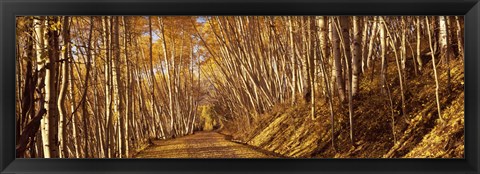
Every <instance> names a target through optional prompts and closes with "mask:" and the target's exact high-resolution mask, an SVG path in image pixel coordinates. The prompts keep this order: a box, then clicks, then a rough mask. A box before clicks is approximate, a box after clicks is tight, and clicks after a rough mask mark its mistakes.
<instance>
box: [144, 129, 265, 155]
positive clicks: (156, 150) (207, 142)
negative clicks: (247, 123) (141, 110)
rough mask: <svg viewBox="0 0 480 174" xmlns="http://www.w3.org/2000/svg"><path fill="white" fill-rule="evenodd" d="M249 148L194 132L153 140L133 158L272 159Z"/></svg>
mask: <svg viewBox="0 0 480 174" xmlns="http://www.w3.org/2000/svg"><path fill="white" fill-rule="evenodd" d="M272 157H274V156H272V155H268V154H265V153H262V152H260V151H259V150H256V149H254V148H252V147H250V146H247V145H243V144H239V143H235V142H232V141H229V140H227V138H226V136H225V135H222V134H219V133H217V132H195V133H194V134H193V135H187V136H184V137H179V138H175V139H169V140H155V141H153V145H150V146H149V147H147V148H146V149H145V150H143V151H141V152H139V153H138V154H137V155H136V156H135V158H272Z"/></svg>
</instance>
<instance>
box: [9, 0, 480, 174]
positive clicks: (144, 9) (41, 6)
mask: <svg viewBox="0 0 480 174" xmlns="http://www.w3.org/2000/svg"><path fill="white" fill-rule="evenodd" d="M478 2H479V0H463V1H459V0H297V1H294V0H276V1H275V0H243V1H242V0H228V1H226V0H137V1H135V0H97V1H95V0H0V39H1V42H0V173H86V172H88V173H227V172H228V173H299V172H301V173H320V172H321V173H464V174H465V173H467V174H474V173H477V174H478V173H479V168H480V161H479V157H480V144H479V140H480V133H479V128H478V127H479V126H480V122H479V119H478V116H479V108H478V106H479V104H480V103H479V99H480V95H478V87H479V86H478V84H479V81H480V73H479V71H478V67H480V64H479V61H478V59H479V58H480V51H479V47H480V3H478ZM21 15H465V81H466V83H465V93H467V95H465V158H464V159H88V160H86V159H68V160H65V159H20V158H19V159H16V158H15V124H14V122H15V117H14V115H15V114H14V113H15V75H14V74H15V66H12V65H14V64H15V59H14V58H13V57H15V51H14V50H15V16H21Z"/></svg>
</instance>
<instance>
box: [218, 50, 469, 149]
mask: <svg viewBox="0 0 480 174" xmlns="http://www.w3.org/2000/svg"><path fill="white" fill-rule="evenodd" d="M427 63H428V64H429V65H431V61H429V62H427ZM389 66H390V67H395V66H394V64H392V65H389ZM450 67H451V91H450V92H448V90H447V87H446V86H447V84H445V83H442V84H441V86H440V89H441V90H440V94H441V96H442V97H441V99H440V103H441V108H442V111H443V112H442V115H443V121H441V120H440V119H439V117H438V113H437V107H436V103H435V81H434V78H433V70H432V68H431V66H429V67H427V68H426V69H425V70H424V71H423V74H422V75H420V76H413V77H412V78H409V79H408V80H407V81H406V87H407V91H408V92H406V103H409V104H410V105H408V106H407V112H408V113H407V114H405V116H402V115H401V114H400V112H401V108H400V107H401V106H400V104H401V103H400V96H399V93H400V90H399V89H398V87H395V86H398V76H396V69H394V68H389V70H388V77H389V82H390V89H392V98H393V105H394V110H393V113H394V119H395V125H394V127H395V137H396V142H394V138H393V137H394V136H393V132H392V119H391V114H392V113H391V110H390V107H389V104H388V100H387V99H386V98H387V96H386V94H385V93H381V91H382V90H381V84H380V82H379V81H378V79H379V78H373V80H372V79H370V78H366V79H361V82H360V84H361V86H360V89H361V90H360V93H359V95H358V98H356V99H355V102H354V117H353V123H354V124H353V125H354V127H353V132H354V139H355V142H354V144H352V143H351V142H350V139H349V124H348V109H347V107H346V105H341V106H337V107H334V113H335V131H334V144H335V148H333V147H332V135H331V121H330V120H331V118H330V111H329V109H328V103H327V102H326V100H325V98H317V103H316V107H317V108H318V110H317V113H316V115H317V117H318V118H317V119H316V120H314V121H312V119H311V117H310V115H309V114H310V108H309V105H307V104H306V103H305V102H302V101H299V103H298V104H297V105H295V106H293V107H292V106H291V105H290V104H279V105H276V106H275V107H274V109H273V110H272V111H270V112H268V113H265V114H263V115H262V116H261V117H260V118H261V119H260V120H258V122H257V123H256V124H255V125H256V126H255V128H254V129H252V130H251V131H248V132H247V133H246V134H245V133H240V132H235V131H234V128H233V129H232V128H230V129H229V128H225V129H223V130H221V132H223V133H226V134H232V135H233V136H234V139H237V140H239V141H240V142H243V143H246V144H249V145H252V146H256V147H260V148H262V149H264V150H268V151H271V152H274V153H277V154H279V155H282V156H284V157H299V158H304V157H319V158H383V157H388V158H411V157H415V158H425V157H429V158H430V157H434V158H453V157H456V158H458V157H460V158H461V157H463V156H464V152H463V150H464V143H463V142H464V134H463V132H464V127H463V124H464V112H463V111H464V92H463V84H464V71H463V60H461V59H457V60H455V61H453V62H450ZM441 69H442V70H440V72H445V73H442V74H440V76H439V81H442V82H446V81H447V73H446V70H445V66H441ZM408 73H414V72H413V71H412V70H410V71H408ZM396 83H397V84H396ZM336 103H338V101H337V102H336Z"/></svg>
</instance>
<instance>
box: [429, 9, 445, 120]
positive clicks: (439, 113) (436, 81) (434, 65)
mask: <svg viewBox="0 0 480 174" xmlns="http://www.w3.org/2000/svg"><path fill="white" fill-rule="evenodd" d="M425 24H426V26H427V33H428V42H429V43H430V44H429V45H430V51H431V52H432V54H431V56H432V65H433V74H434V77H435V96H436V99H437V100H436V101H437V110H438V118H440V120H441V121H443V118H442V113H441V111H440V99H439V92H438V90H439V85H438V76H437V65H436V62H435V54H434V51H433V50H434V49H433V44H432V34H431V31H430V25H429V24H430V23H429V22H428V16H427V17H425Z"/></svg>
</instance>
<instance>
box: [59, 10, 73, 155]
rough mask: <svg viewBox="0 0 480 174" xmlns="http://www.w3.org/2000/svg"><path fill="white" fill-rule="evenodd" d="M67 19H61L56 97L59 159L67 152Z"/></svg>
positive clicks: (68, 38) (68, 39)
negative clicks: (61, 32)
mask: <svg viewBox="0 0 480 174" xmlns="http://www.w3.org/2000/svg"><path fill="white" fill-rule="evenodd" d="M68 25H69V17H68V16H65V17H64V19H63V50H62V52H63V60H62V61H63V62H62V82H61V83H62V84H61V87H60V94H59V95H58V96H59V97H58V102H57V105H58V113H59V120H60V124H59V128H58V139H59V142H60V157H63V158H68V151H67V144H66V142H65V141H66V139H67V136H66V134H65V133H64V132H65V130H66V121H65V116H66V107H65V94H66V90H67V87H68V74H67V73H68V71H69V69H68V67H69V65H68V62H69V57H68V50H69V49H70V46H69V41H70V31H69V30H70V29H69V26H68Z"/></svg>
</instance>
